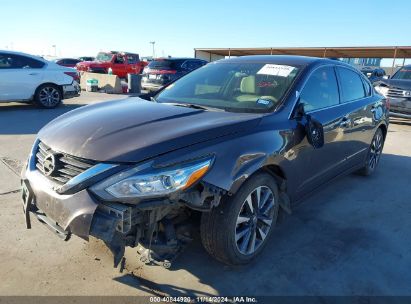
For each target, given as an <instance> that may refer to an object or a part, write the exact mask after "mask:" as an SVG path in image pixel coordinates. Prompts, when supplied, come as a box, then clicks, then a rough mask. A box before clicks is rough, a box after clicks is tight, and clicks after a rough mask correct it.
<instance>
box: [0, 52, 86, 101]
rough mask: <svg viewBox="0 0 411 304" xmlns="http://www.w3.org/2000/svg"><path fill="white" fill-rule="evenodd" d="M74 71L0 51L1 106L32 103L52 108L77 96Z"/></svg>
mask: <svg viewBox="0 0 411 304" xmlns="http://www.w3.org/2000/svg"><path fill="white" fill-rule="evenodd" d="M76 80H78V74H77V71H76V70H75V69H72V68H67V67H64V66H59V65H57V64H55V63H53V62H50V61H47V60H45V59H43V58H41V57H36V56H32V55H28V54H24V53H19V52H12V51H2V50H0V102H9V101H22V102H29V103H31V102H33V103H34V104H36V105H37V106H39V107H43V108H55V107H57V106H58V105H59V104H60V103H61V100H62V99H66V98H70V97H74V96H78V95H79V94H80V86H79V85H78V82H77V81H76Z"/></svg>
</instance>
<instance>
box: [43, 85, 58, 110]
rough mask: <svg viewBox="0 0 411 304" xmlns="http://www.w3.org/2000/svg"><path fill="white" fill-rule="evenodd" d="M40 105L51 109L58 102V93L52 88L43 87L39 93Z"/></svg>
mask: <svg viewBox="0 0 411 304" xmlns="http://www.w3.org/2000/svg"><path fill="white" fill-rule="evenodd" d="M39 100H40V103H41V104H42V105H43V106H45V107H53V106H55V105H57V104H58V103H59V102H60V92H59V91H58V90H57V89H56V88H54V87H44V88H43V89H42V90H41V91H40V93H39Z"/></svg>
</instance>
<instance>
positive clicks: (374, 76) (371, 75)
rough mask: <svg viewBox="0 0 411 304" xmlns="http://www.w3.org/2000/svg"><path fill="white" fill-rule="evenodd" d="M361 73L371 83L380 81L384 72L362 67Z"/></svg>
mask: <svg viewBox="0 0 411 304" xmlns="http://www.w3.org/2000/svg"><path fill="white" fill-rule="evenodd" d="M361 73H363V74H364V75H365V76H366V77H367V78H368V79H369V80H370V82H371V83H374V82H376V81H378V80H381V79H383V77H384V76H385V71H384V69H382V68H372V67H363V68H361Z"/></svg>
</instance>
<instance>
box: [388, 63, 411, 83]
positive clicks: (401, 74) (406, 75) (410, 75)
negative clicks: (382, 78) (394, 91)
mask: <svg viewBox="0 0 411 304" xmlns="http://www.w3.org/2000/svg"><path fill="white" fill-rule="evenodd" d="M391 79H408V80H411V66H407V67H402V68H401V69H400V70H398V71H397V73H395V74H394V75H393V76H392V77H391Z"/></svg>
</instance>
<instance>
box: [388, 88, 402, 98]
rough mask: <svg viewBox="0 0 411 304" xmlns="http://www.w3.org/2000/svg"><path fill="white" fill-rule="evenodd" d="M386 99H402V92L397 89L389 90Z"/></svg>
mask: <svg viewBox="0 0 411 304" xmlns="http://www.w3.org/2000/svg"><path fill="white" fill-rule="evenodd" d="M387 96H388V97H393V98H395V97H397V98H403V97H404V91H403V90H399V89H389V90H388V93H387Z"/></svg>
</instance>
